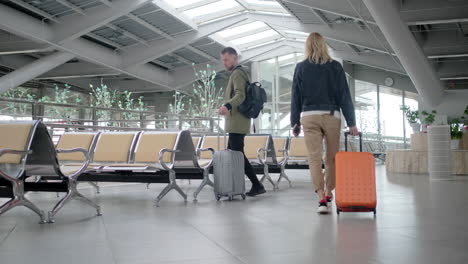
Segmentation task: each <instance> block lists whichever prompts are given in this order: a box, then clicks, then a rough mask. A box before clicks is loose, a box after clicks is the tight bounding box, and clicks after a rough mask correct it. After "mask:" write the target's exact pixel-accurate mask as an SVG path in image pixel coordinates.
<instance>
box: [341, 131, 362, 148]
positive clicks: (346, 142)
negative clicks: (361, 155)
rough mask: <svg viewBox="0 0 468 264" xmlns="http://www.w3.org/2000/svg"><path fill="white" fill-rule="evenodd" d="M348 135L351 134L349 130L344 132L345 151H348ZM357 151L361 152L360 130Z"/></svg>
mask: <svg viewBox="0 0 468 264" xmlns="http://www.w3.org/2000/svg"><path fill="white" fill-rule="evenodd" d="M349 135H351V133H349V131H346V132H344V136H345V137H344V145H345V151H348V136H349ZM359 151H360V152H362V132H359Z"/></svg>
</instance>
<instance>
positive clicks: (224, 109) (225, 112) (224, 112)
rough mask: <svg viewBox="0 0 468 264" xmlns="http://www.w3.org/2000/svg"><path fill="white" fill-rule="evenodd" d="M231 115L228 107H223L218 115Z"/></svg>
mask: <svg viewBox="0 0 468 264" xmlns="http://www.w3.org/2000/svg"><path fill="white" fill-rule="evenodd" d="M228 113H229V109H228V108H227V107H226V106H221V107H220V108H219V109H218V114H220V115H227V114H228Z"/></svg>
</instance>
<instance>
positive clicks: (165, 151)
mask: <svg viewBox="0 0 468 264" xmlns="http://www.w3.org/2000/svg"><path fill="white" fill-rule="evenodd" d="M167 152H169V153H172V155H174V153H178V152H180V150H172V149H161V151H159V163H160V164H161V166H162V167H163V168H164V169H165V170H168V171H169V170H171V169H172V168H169V166H168V165H167V164H166V162H164V154H165V153H167Z"/></svg>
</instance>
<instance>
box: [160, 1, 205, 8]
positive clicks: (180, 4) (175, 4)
mask: <svg viewBox="0 0 468 264" xmlns="http://www.w3.org/2000/svg"><path fill="white" fill-rule="evenodd" d="M202 1H203V0H169V1H166V2H168V3H169V4H171V5H172V6H173V7H175V8H180V7H183V6H188V5H191V4H195V3H199V2H202Z"/></svg>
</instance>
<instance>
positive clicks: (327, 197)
mask: <svg viewBox="0 0 468 264" xmlns="http://www.w3.org/2000/svg"><path fill="white" fill-rule="evenodd" d="M325 200H326V201H327V206H328V207H331V206H332V201H333V197H331V196H326V197H325Z"/></svg>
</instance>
